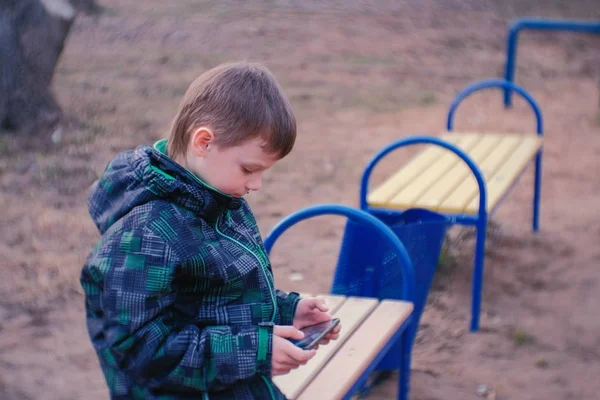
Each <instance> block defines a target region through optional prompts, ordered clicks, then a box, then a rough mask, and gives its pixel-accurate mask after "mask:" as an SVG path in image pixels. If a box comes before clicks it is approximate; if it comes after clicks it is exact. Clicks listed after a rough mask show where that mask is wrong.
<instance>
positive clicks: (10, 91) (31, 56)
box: [0, 0, 75, 135]
mask: <svg viewBox="0 0 600 400" xmlns="http://www.w3.org/2000/svg"><path fill="white" fill-rule="evenodd" d="M74 18H75V12H74V10H73V7H71V5H70V4H69V2H68V1H67V0H0V54H1V55H2V56H1V57H0V128H2V129H5V130H11V131H15V132H19V133H33V134H36V135H37V134H42V135H45V134H47V133H49V132H52V131H53V130H54V129H55V128H56V126H57V124H58V122H59V121H60V118H61V111H60V108H59V106H58V104H57V103H56V101H55V100H54V96H53V95H52V93H51V90H50V85H51V83H52V77H53V75H54V68H55V66H56V63H57V61H58V58H59V56H60V54H61V52H62V49H63V45H64V41H65V39H66V37H67V35H68V33H69V29H70V27H71V23H72V22H73V20H74Z"/></svg>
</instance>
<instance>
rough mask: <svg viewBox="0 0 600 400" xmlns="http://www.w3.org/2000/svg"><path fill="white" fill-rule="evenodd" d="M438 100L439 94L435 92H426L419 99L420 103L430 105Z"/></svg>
mask: <svg viewBox="0 0 600 400" xmlns="http://www.w3.org/2000/svg"><path fill="white" fill-rule="evenodd" d="M437 102H438V99H437V96H436V95H435V93H433V92H425V93H423V95H422V96H421V98H420V99H419V104H421V105H422V106H430V105H433V104H436V103H437Z"/></svg>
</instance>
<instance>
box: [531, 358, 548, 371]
mask: <svg viewBox="0 0 600 400" xmlns="http://www.w3.org/2000/svg"><path fill="white" fill-rule="evenodd" d="M535 366H536V367H538V368H540V369H546V368H548V367H549V366H550V363H549V362H548V361H547V360H545V359H543V358H538V359H537V361H536V362H535Z"/></svg>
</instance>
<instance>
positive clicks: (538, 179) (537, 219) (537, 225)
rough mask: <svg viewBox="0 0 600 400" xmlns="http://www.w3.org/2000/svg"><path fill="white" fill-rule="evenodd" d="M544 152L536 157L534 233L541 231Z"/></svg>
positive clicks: (540, 152) (540, 151)
mask: <svg viewBox="0 0 600 400" xmlns="http://www.w3.org/2000/svg"><path fill="white" fill-rule="evenodd" d="M541 190H542V150H539V151H538V153H537V155H536V156H535V186H534V192H533V231H534V232H537V231H539V230H540V201H541V197H542V193H541Z"/></svg>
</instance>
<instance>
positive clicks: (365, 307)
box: [273, 296, 378, 399]
mask: <svg viewBox="0 0 600 400" xmlns="http://www.w3.org/2000/svg"><path fill="white" fill-rule="evenodd" d="M336 297H342V296H336ZM342 298H344V297H342ZM344 299H345V298H344ZM377 305H378V301H377V299H370V298H358V297H349V298H347V299H346V301H344V302H343V303H342V304H341V307H339V308H338V309H337V310H336V311H335V312H333V315H335V317H337V318H340V320H341V323H342V330H341V332H340V336H339V338H338V339H337V340H335V341H332V342H330V343H329V344H328V345H327V346H321V347H319V349H318V351H317V354H316V355H315V356H314V357H313V358H312V359H311V360H310V361H309V362H308V363H306V365H303V366H300V367H299V368H298V369H296V370H293V371H291V372H290V373H289V374H287V375H280V376H276V377H275V378H274V379H273V381H274V382H275V384H276V385H277V387H278V388H279V389H280V390H281V391H282V392H283V393H284V394H285V395H286V397H287V398H289V399H295V398H297V396H298V395H299V394H300V393H301V392H302V390H304V388H305V387H306V386H307V385H308V384H309V383H310V381H311V379H313V378H314V377H315V375H317V373H318V372H319V371H320V370H321V368H322V367H323V365H325V364H326V363H327V361H329V359H330V358H331V357H332V356H333V355H334V354H335V353H336V350H337V349H338V348H339V347H340V346H341V345H342V344H343V343H344V341H345V340H347V339H348V338H349V337H350V336H351V335H352V333H353V332H354V331H355V330H356V328H357V327H358V326H359V325H360V324H361V323H362V322H363V320H365V319H366V318H367V317H368V316H369V315H370V314H371V312H372V311H373V310H374V309H375V307H377Z"/></svg>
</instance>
